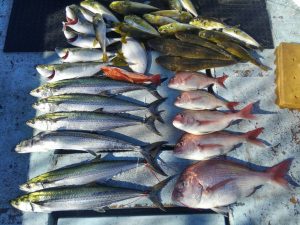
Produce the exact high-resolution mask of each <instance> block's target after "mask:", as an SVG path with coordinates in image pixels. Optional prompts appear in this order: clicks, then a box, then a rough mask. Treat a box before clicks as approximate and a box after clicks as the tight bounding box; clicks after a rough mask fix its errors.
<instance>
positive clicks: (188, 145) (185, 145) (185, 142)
mask: <svg viewBox="0 0 300 225" xmlns="http://www.w3.org/2000/svg"><path fill="white" fill-rule="evenodd" d="M190 136H191V134H184V135H183V136H182V137H181V138H180V140H179V141H178V143H177V144H176V145H175V148H174V150H173V152H174V154H175V155H182V154H186V152H187V151H190V150H191V149H194V148H197V146H196V145H195V143H194V141H193V138H191V137H190Z"/></svg>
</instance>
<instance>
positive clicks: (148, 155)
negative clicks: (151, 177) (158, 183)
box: [141, 141, 167, 176]
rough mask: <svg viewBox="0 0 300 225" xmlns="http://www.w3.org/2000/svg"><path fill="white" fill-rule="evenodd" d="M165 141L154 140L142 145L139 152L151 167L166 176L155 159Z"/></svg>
mask: <svg viewBox="0 0 300 225" xmlns="http://www.w3.org/2000/svg"><path fill="white" fill-rule="evenodd" d="M166 143H167V142H164V141H161V142H156V143H153V144H149V145H146V146H144V147H142V150H141V154H142V155H143V156H144V158H145V160H146V162H147V163H148V164H149V166H150V167H151V169H152V170H153V171H155V172H157V173H159V174H161V175H163V176H167V174H166V173H165V172H164V171H163V170H162V169H161V168H160V166H159V165H158V164H157V162H156V161H155V158H156V157H157V155H158V154H159V153H160V151H161V147H162V145H164V144H166Z"/></svg>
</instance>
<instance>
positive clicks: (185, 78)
mask: <svg viewBox="0 0 300 225" xmlns="http://www.w3.org/2000/svg"><path fill="white" fill-rule="evenodd" d="M227 78H228V75H226V74H224V75H223V76H221V77H218V78H213V77H208V76H207V75H206V74H204V73H198V72H179V73H176V74H175V76H174V77H173V78H171V80H170V81H169V85H168V87H169V88H172V89H176V90H180V91H193V90H200V89H203V88H206V87H208V86H209V85H211V84H214V85H219V86H221V87H224V88H225V85H224V82H225V80H226V79H227Z"/></svg>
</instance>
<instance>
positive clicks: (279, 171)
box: [267, 159, 293, 189]
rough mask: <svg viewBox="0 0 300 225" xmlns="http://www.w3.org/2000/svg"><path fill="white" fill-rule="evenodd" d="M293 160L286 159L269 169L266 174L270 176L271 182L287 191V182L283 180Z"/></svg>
mask: <svg viewBox="0 0 300 225" xmlns="http://www.w3.org/2000/svg"><path fill="white" fill-rule="evenodd" d="M292 161H293V159H286V160H284V161H283V162H281V163H279V164H277V165H275V166H273V167H271V168H269V169H268V170H267V173H268V174H269V175H270V177H271V179H272V181H274V182H276V183H277V184H279V185H281V186H282V187H284V188H287V189H289V186H288V181H287V180H286V179H285V178H284V176H285V175H286V174H287V172H288V171H289V169H290V166H291V164H292Z"/></svg>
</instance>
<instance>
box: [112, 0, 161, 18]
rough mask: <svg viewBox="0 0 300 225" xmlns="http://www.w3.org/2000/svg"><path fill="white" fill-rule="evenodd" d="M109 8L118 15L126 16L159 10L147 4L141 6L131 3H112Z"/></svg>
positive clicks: (137, 3)
mask: <svg viewBox="0 0 300 225" xmlns="http://www.w3.org/2000/svg"><path fill="white" fill-rule="evenodd" d="M109 8H111V9H112V10H113V11H115V12H117V13H120V14H122V15H128V14H144V13H149V12H153V11H156V10H159V9H158V8H156V7H154V6H151V5H149V4H143V3H139V2H131V1H128V0H126V1H113V2H112V3H110V5H109Z"/></svg>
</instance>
